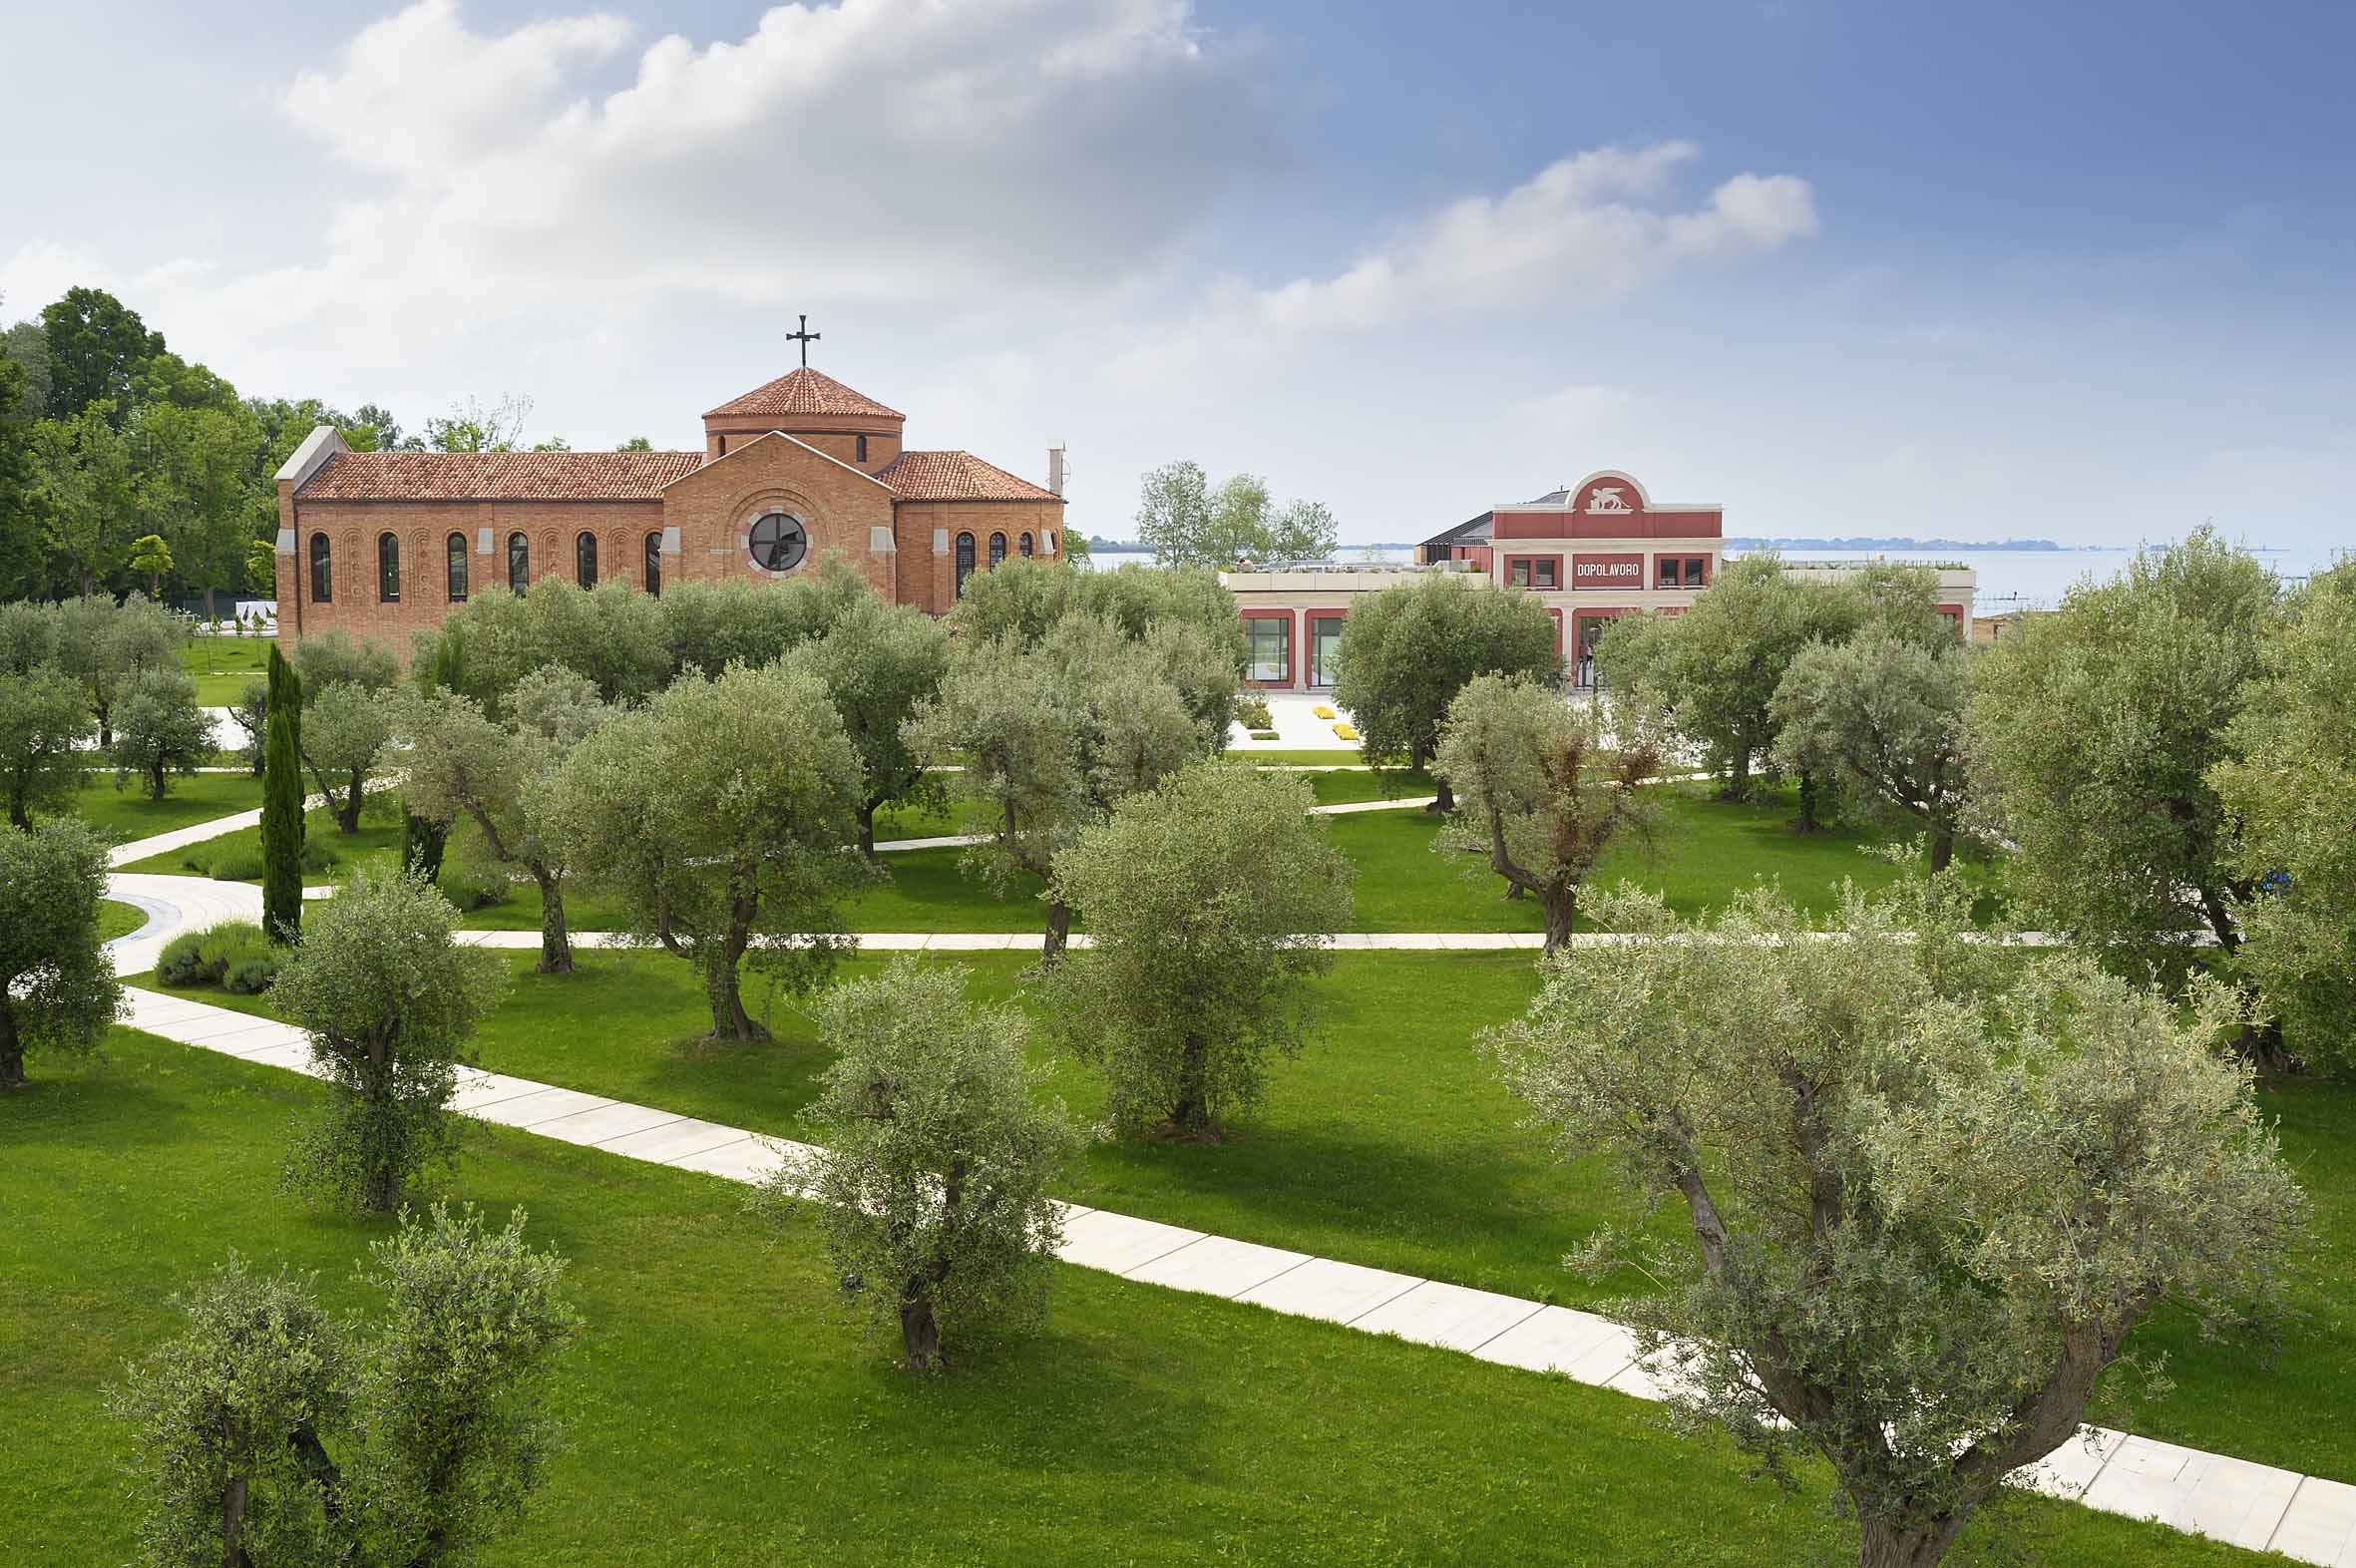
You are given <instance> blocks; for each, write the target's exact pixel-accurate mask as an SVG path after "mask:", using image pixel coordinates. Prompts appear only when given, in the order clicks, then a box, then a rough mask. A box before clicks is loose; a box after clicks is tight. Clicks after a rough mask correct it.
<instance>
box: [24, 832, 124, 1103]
mask: <svg viewBox="0 0 2356 1568" xmlns="http://www.w3.org/2000/svg"><path fill="white" fill-rule="evenodd" d="M106 892H107V852H106V850H105V848H104V847H103V846H101V845H100V844H99V842H98V840H96V839H95V838H93V837H91V834H90V830H89V829H88V828H86V827H84V826H83V825H82V824H81V823H80V822H78V821H76V820H75V819H74V818H71V817H62V818H59V819H57V820H56V821H53V822H44V823H41V824H39V825H38V826H36V827H34V828H32V829H31V830H29V831H27V832H24V833H0V1089H16V1088H22V1087H24V1082H25V1055H26V1053H27V1052H28V1051H36V1050H86V1049H88V1048H89V1047H91V1046H92V1045H95V1044H96V1043H98V1040H99V1037H100V1036H101V1035H103V1034H104V1033H106V1030H107V1025H108V1024H110V1023H112V1022H114V1021H115V1016H116V1014H117V1013H119V1012H121V1011H122V1008H123V986H122V984H121V983H120V982H119V981H117V980H116V979H115V967H114V965H113V964H111V963H109V962H108V959H107V953H106V947H105V945H104V944H103V943H102V942H100V940H99V935H98V933H99V905H100V904H102V903H103V902H105V899H106Z"/></svg>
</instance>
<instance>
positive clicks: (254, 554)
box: [244, 539, 278, 618]
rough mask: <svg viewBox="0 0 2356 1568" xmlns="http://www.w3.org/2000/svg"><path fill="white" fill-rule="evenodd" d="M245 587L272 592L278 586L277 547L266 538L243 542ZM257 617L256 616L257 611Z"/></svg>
mask: <svg viewBox="0 0 2356 1568" xmlns="http://www.w3.org/2000/svg"><path fill="white" fill-rule="evenodd" d="M244 585H245V588H246V590H247V591H248V592H253V593H274V592H276V591H277V588H278V549H277V547H276V546H275V545H273V544H272V543H271V542H270V541H268V540H266V539H255V540H248V541H246V544H245V578H244ZM256 613H257V618H258V612H256Z"/></svg>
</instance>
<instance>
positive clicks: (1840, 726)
mask: <svg viewBox="0 0 2356 1568" xmlns="http://www.w3.org/2000/svg"><path fill="white" fill-rule="evenodd" d="M1971 658H1972V654H1971V651H1970V649H1969V648H1968V647H1967V646H1965V645H1964V644H1963V643H1961V642H1958V641H1956V640H1955V639H1954V638H1953V637H1952V636H1948V637H1945V638H1943V640H1942V641H1940V642H1930V643H1926V642H1924V641H1922V640H1920V639H1917V638H1910V637H1907V636H1904V635H1902V634H1900V633H1899V632H1897V631H1894V630H1891V629H1889V628H1888V627H1885V626H1873V625H1869V626H1867V627H1865V628H1864V629H1863V630H1861V631H1859V632H1858V633H1857V634H1856V635H1855V636H1853V637H1851V638H1849V639H1848V640H1847V641H1846V642H1831V641H1821V640H1819V641H1815V642H1811V643H1809V644H1808V645H1807V646H1806V647H1804V648H1802V649H1801V650H1800V651H1799V654H1798V655H1797V656H1796V657H1795V658H1793V659H1792V661H1791V664H1790V667H1789V668H1787V669H1786V670H1784V671H1783V678H1782V680H1781V681H1780V682H1778V683H1777V685H1776V686H1775V694H1774V697H1773V699H1772V700H1771V701H1770V702H1769V703H1768V704H1767V707H1768V711H1769V713H1770V715H1771V716H1772V718H1773V720H1774V725H1775V742H1774V758H1775V761H1776V763H1777V764H1778V765H1780V766H1781V767H1782V768H1783V769H1784V770H1785V771H1786V772H1790V773H1807V774H1811V775H1813V776H1815V777H1818V778H1821V779H1825V780H1828V781H1831V782H1834V783H1836V784H1838V785H1840V786H1843V787H1844V788H1845V791H1846V793H1847V795H1848V796H1849V797H1850V798H1861V799H1863V800H1865V801H1866V802H1868V803H1871V804H1875V805H1878V806H1880V807H1882V808H1883V809H1885V810H1888V811H1891V812H1896V813H1901V814H1903V815H1906V816H1910V817H1912V818H1914V819H1915V820H1916V821H1918V822H1920V823H1922V824H1923V826H1924V827H1925V828H1927V829H1928V830H1929V832H1930V859H1931V869H1932V870H1933V871H1945V870H1946V869H1947V867H1948V865H1949V863H1950V862H1952V861H1953V860H1954V858H1955V836H1956V828H1957V824H1958V823H1959V822H1960V820H1961V819H1962V815H1963V809H1964V802H1965V798H1966V792H1967V787H1968V784H1967V773H1966V768H1965V764H1964V747H1965V732H1964V708H1965V705H1966V703H1967V702H1968V700H1969V698H1970V694H1971V684H1970V682H1971Z"/></svg>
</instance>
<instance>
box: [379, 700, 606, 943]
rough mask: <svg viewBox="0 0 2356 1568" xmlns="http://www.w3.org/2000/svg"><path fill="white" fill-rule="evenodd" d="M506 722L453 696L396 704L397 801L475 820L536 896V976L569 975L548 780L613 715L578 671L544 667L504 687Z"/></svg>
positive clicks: (563, 868) (568, 869)
mask: <svg viewBox="0 0 2356 1568" xmlns="http://www.w3.org/2000/svg"><path fill="white" fill-rule="evenodd" d="M505 710H506V712H507V715H508V717H507V719H506V720H505V722H502V721H500V720H497V719H494V718H493V717H491V715H490V714H488V713H486V712H485V711H484V709H483V707H482V704H481V703H479V702H477V701H476V700H475V699H474V698H472V697H468V696H466V695H464V694H462V693H460V692H456V691H450V690H436V691H433V692H430V693H424V694H419V695H413V696H410V697H408V698H407V699H405V700H404V701H403V702H402V703H401V704H400V707H399V710H398V715H397V724H398V727H399V729H400V730H401V732H402V733H403V734H404V735H405V736H406V737H407V741H408V743H407V745H406V747H405V748H404V749H403V751H402V753H401V767H402V782H401V793H402V797H403V799H404V800H405V801H407V803H408V807H409V809H410V810H411V811H413V812H415V813H417V814H418V815H419V816H421V817H423V818H425V819H426V820H427V821H429V822H433V823H438V824H441V825H442V826H443V827H445V828H447V827H448V826H450V825H451V824H453V823H455V822H457V821H458V820H459V819H460V818H462V817H463V818H465V819H466V820H468V821H470V822H472V823H474V824H475V826H476V828H477V830H478V831H479V832H480V833H481V834H482V837H483V843H484V846H485V847H486V848H487V849H488V850H489V852H490V855H491V857H492V859H493V860H495V861H497V862H498V863H499V864H500V865H502V866H513V867H516V868H518V869H520V870H523V871H525V872H527V873H529V874H530V875H531V878H532V882H533V885H534V887H536V888H537V889H538V890H539V892H540V973H541V974H543V975H566V974H571V973H572V971H573V941H572V933H571V931H570V928H569V927H568V926H567V924H566V919H565V884H566V881H567V879H568V877H569V876H570V875H571V873H572V869H573V868H572V865H571V863H570V862H569V861H568V860H567V859H566V858H565V856H564V855H562V854H561V853H560V852H559V850H558V848H557V845H556V842H555V841H554V840H553V839H552V838H551V837H550V834H549V832H548V813H549V809H550V806H551V800H552V785H553V782H554V780H555V778H556V772H557V769H558V767H559V766H560V765H561V764H562V763H563V762H564V760H565V758H566V757H567V756H568V755H570V754H571V752H572V750H573V748H574V747H575V746H577V745H579V744H580V743H581V742H582V741H583V740H585V739H587V738H588V737H589V735H590V734H592V733H593V732H595V731H596V730H597V729H598V728H600V727H601V726H602V725H604V724H605V723H606V721H608V720H609V719H611V718H612V717H613V716H614V713H615V711H616V710H615V709H614V708H613V707H611V706H610V705H609V704H607V703H605V702H604V701H603V700H601V699H600V698H599V697H598V695H597V688H596V687H595V686H594V685H592V684H591V683H590V682H589V677H588V676H586V675H582V674H579V673H577V672H576V671H573V670H570V669H567V668H566V667H564V666H563V665H561V664H546V665H543V666H542V667H541V668H539V669H537V670H534V671H533V672H532V673H530V674H528V675H526V676H524V677H523V678H522V679H520V680H519V681H517V682H516V683H515V685H514V686H513V687H512V688H510V690H509V692H508V695H507V700H506V703H505Z"/></svg>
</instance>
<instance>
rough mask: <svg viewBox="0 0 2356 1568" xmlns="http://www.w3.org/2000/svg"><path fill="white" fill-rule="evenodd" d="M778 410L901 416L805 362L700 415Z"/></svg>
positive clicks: (765, 414)
mask: <svg viewBox="0 0 2356 1568" xmlns="http://www.w3.org/2000/svg"><path fill="white" fill-rule="evenodd" d="M779 414H862V415H866V416H867V417H869V418H871V419H905V418H907V417H908V416H907V415H905V414H903V413H901V412H900V410H898V409H896V408H886V407H885V406H884V405H883V404H881V403H879V402H877V401H876V400H875V399H874V398H872V397H869V396H868V395H867V394H866V393H864V392H854V391H852V390H851V389H850V388H849V387H847V386H845V385H843V384H842V383H841V382H840V381H837V380H836V379H835V378H834V377H832V376H829V375H823V374H821V373H820V372H818V371H815V370H812V369H811V368H810V367H809V366H807V365H805V366H803V367H802V368H801V369H799V370H790V371H788V372H786V373H785V374H784V375H782V376H779V377H778V378H777V379H776V380H774V381H771V382H767V383H765V384H763V385H761V386H757V387H754V388H753V389H752V390H751V391H750V392H747V393H746V394H744V396H742V397H738V398H730V399H729V400H728V401H727V402H725V403H722V404H721V405H720V406H719V407H718V408H715V409H713V410H712V411H711V412H710V413H708V414H706V415H704V416H703V417H704V418H706V419H727V418H733V417H735V416H738V415H750V416H758V417H762V418H767V417H770V416H773V415H779Z"/></svg>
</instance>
